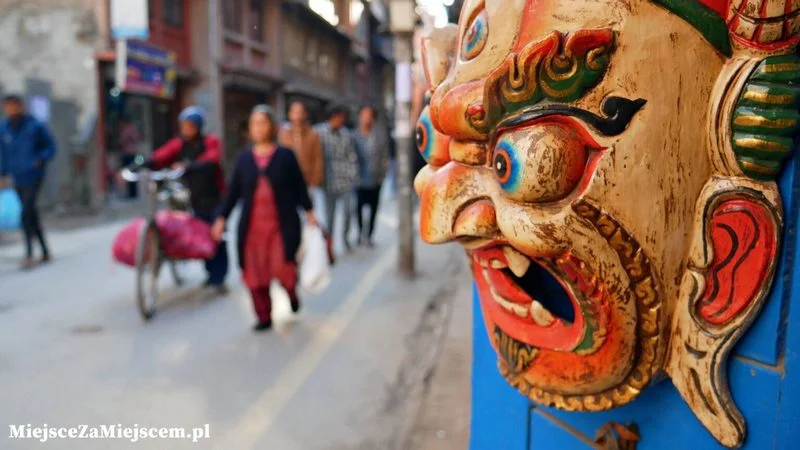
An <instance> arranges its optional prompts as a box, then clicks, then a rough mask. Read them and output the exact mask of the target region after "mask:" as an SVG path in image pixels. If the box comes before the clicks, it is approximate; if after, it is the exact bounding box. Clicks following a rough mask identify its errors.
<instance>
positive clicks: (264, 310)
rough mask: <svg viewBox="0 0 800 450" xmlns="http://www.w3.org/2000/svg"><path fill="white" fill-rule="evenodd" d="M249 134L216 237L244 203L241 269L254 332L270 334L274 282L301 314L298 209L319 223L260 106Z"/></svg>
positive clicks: (240, 231)
mask: <svg viewBox="0 0 800 450" xmlns="http://www.w3.org/2000/svg"><path fill="white" fill-rule="evenodd" d="M249 129H250V138H251V139H252V141H253V145H252V146H251V147H250V148H248V149H247V150H245V151H244V152H242V154H241V155H240V156H239V159H238V160H237V162H236V165H235V168H234V171H233V176H232V177H231V181H230V185H229V190H228V193H227V194H226V198H225V199H224V200H223V202H222V205H221V206H220V209H219V211H218V214H217V220H216V222H215V223H214V228H213V233H214V236H215V238H216V239H221V237H222V233H223V231H224V230H225V222H226V220H227V218H228V217H229V216H230V214H231V212H232V211H233V208H234V207H235V206H236V205H237V204H238V203H239V201H241V202H242V214H241V218H240V219H239V227H238V249H239V265H240V266H241V268H242V274H243V279H244V283H245V284H246V285H247V287H248V289H250V294H251V296H252V298H253V309H254V310H255V313H256V317H257V318H258V321H257V323H256V324H255V326H254V327H253V329H254V330H255V331H266V330H269V329H270V328H272V318H271V313H272V299H271V298H270V294H269V286H270V283H271V282H272V280H273V279H275V280H278V281H279V282H280V283H281V285H282V286H283V287H284V289H286V291H287V292H288V293H289V298H290V300H291V305H292V311H294V312H297V311H298V310H299V309H300V299H299V298H298V296H297V291H296V285H297V264H296V262H295V256H296V254H297V250H298V248H299V247H300V237H301V230H302V226H301V225H302V224H301V222H300V216H299V215H298V213H297V210H298V208H303V210H305V212H306V218H307V220H308V222H309V223H310V224H312V225H315V224H316V222H317V220H316V217H315V216H314V211H313V209H312V205H311V199H310V198H309V196H308V188H307V187H306V183H305V181H304V178H303V174H302V172H301V171H300V166H299V164H298V162H297V159H296V158H295V156H294V152H292V151H291V150H289V149H286V148H283V147H279V146H278V145H277V144H276V136H277V132H278V127H277V122H276V120H275V116H274V114H273V113H272V110H271V109H270V108H269V107H268V106H264V105H259V106H256V107H255V108H254V109H253V112H252V113H251V115H250V123H249Z"/></svg>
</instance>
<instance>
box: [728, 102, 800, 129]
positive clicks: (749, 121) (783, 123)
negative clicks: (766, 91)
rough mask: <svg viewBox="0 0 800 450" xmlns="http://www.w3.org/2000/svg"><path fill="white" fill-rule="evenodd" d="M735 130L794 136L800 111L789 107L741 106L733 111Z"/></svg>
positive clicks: (798, 125) (799, 123)
mask: <svg viewBox="0 0 800 450" xmlns="http://www.w3.org/2000/svg"><path fill="white" fill-rule="evenodd" d="M732 128H733V131H735V132H737V131H738V132H747V133H753V134H767V135H775V136H794V135H795V134H797V131H798V128H800V113H798V112H797V111H794V110H791V109H787V108H767V107H762V108H753V107H747V106H739V107H737V108H736V111H734V113H733V127H732Z"/></svg>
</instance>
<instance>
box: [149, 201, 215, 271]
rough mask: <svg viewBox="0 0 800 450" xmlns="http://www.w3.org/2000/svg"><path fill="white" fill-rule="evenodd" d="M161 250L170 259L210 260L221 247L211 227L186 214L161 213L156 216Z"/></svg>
mask: <svg viewBox="0 0 800 450" xmlns="http://www.w3.org/2000/svg"><path fill="white" fill-rule="evenodd" d="M156 224H158V230H159V232H160V233H161V248H162V249H163V250H164V254H165V255H166V256H167V257H168V258H170V259H202V260H205V259H210V258H212V257H213V256H214V254H215V253H216V252H217V246H218V245H219V244H218V243H217V242H216V241H215V240H214V239H213V238H212V237H211V226H210V225H209V224H207V223H205V222H203V221H202V220H200V219H198V218H196V217H192V216H191V215H189V214H187V213H185V212H179V211H161V212H159V213H158V214H157V215H156Z"/></svg>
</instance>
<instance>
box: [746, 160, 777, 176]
mask: <svg viewBox="0 0 800 450" xmlns="http://www.w3.org/2000/svg"><path fill="white" fill-rule="evenodd" d="M739 164H741V165H742V168H743V169H744V170H749V171H750V172H757V173H763V174H764V175H774V174H775V173H776V172H777V170H776V169H773V168H772V167H767V166H763V165H761V164H758V163H754V162H752V161H739Z"/></svg>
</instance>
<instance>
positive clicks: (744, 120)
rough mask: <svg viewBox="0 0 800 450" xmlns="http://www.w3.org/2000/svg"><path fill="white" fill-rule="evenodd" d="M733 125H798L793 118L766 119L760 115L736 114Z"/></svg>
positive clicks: (765, 126) (776, 126) (770, 126)
mask: <svg viewBox="0 0 800 450" xmlns="http://www.w3.org/2000/svg"><path fill="white" fill-rule="evenodd" d="M733 124H734V125H740V126H743V127H764V128H794V127H796V126H797V125H798V123H797V120H794V119H774V120H773V119H767V118H766V117H761V116H749V115H748V116H744V115H742V116H736V118H735V119H733Z"/></svg>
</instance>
